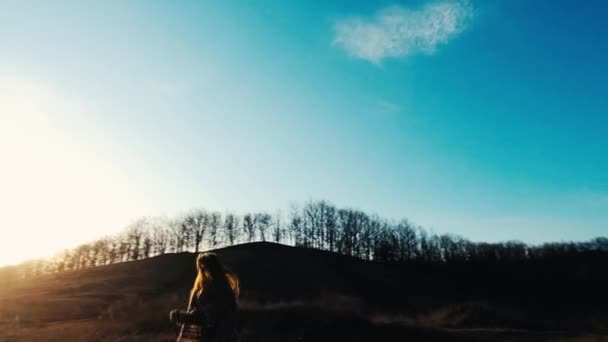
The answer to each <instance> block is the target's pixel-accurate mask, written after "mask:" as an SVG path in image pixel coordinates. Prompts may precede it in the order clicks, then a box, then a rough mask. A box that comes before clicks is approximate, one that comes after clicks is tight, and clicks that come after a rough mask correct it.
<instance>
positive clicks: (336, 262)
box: [0, 243, 608, 342]
mask: <svg viewBox="0 0 608 342" xmlns="http://www.w3.org/2000/svg"><path fill="white" fill-rule="evenodd" d="M216 252H217V253H219V254H220V255H221V257H222V259H223V261H224V262H225V263H226V264H227V265H228V266H229V267H230V268H231V269H233V270H234V271H235V272H236V273H237V274H238V275H239V277H240V279H241V286H242V297H241V314H240V330H241V335H242V338H243V340H244V341H261V340H264V341H324V340H327V341H330V340H331V341H334V340H347V339H348V340H351V341H352V340H355V341H367V340H378V341H381V340H393V339H395V338H396V337H399V338H406V337H407V338H409V339H410V340H421V341H428V340H449V341H461V340H462V341H470V340H522V339H527V338H530V339H531V340H543V339H547V340H555V339H557V338H558V337H559V338H560V339H561V340H564V341H566V340H579V339H580V340H581V341H582V340H585V339H587V338H589V339H590V340H599V339H601V338H603V337H602V334H603V330H602V327H605V325H604V323H605V322H607V321H608V320H605V319H606V315H602V310H599V311H597V310H596V311H593V310H592V311H593V315H592V316H589V317H587V316H586V313H583V312H578V313H577V315H578V317H579V318H581V316H584V317H582V318H581V319H583V318H584V321H585V322H588V321H589V320H591V321H592V323H593V322H594V323H593V324H595V325H585V326H584V327H585V328H584V329H582V330H584V331H586V333H582V332H581V329H580V327H581V325H580V324H579V323H580V322H579V321H576V322H577V325H576V327H577V330H572V329H570V331H563V330H564V329H559V330H562V331H557V332H556V331H554V330H556V328H554V327H550V328H551V329H552V330H553V332H547V331H546V329H540V328H539V327H541V328H542V324H541V325H538V326H535V325H534V324H532V322H530V320H535V319H536V316H534V314H533V313H531V312H534V309H528V308H525V307H522V306H521V305H519V306H518V305H506V304H503V303H502V302H501V301H500V300H498V301H492V300H490V299H491V298H492V297H488V296H485V297H484V296H475V295H474V293H473V292H475V291H477V292H479V291H478V290H479V289H480V288H483V286H478V287H477V289H475V288H472V289H471V288H470V287H471V286H472V285H471V284H473V282H476V281H477V280H476V279H477V278H476V279H474V280H470V279H469V278H470V276H471V274H473V273H475V272H477V271H479V270H482V269H483V268H481V266H477V268H476V269H475V270H471V269H465V268H457V269H454V268H453V267H452V268H451V269H449V270H447V269H444V268H437V267H434V266H432V265H415V264H412V265H406V266H403V265H401V266H395V265H387V264H379V263H374V262H368V261H362V260H358V259H353V258H350V257H345V256H341V255H337V254H333V253H329V252H324V251H318V250H312V249H303V248H296V247H289V246H284V245H278V244H272V243H251V244H244V245H239V246H234V247H228V248H224V249H220V250H217V251H216ZM194 260H195V255H194V254H192V253H180V254H167V255H163V256H158V257H154V258H150V259H146V260H139V261H134V262H126V263H121V264H114V265H108V266H102V267H97V268H91V269H85V270H80V271H70V272H64V273H57V274H49V275H43V276H38V277H35V278H30V279H26V280H23V281H18V282H14V283H10V284H7V285H5V286H4V287H2V288H0V342H8V341H25V340H30V339H32V338H34V337H35V338H36V340H37V341H171V340H174V339H175V330H176V328H175V327H174V326H173V325H172V324H170V323H169V322H168V319H167V316H168V311H169V310H170V309H172V308H177V307H184V306H185V305H186V299H187V296H188V290H189V287H190V286H191V283H192V281H193V279H194V276H195V268H194ZM458 274H459V275H460V276H461V277H462V278H460V277H458ZM507 276H508V275H507ZM449 279H452V282H451V283H447V282H446V281H449ZM462 279H468V280H467V281H465V282H464V283H462ZM602 279H603V278H602ZM597 286H599V285H597ZM448 289H449V290H448ZM472 293H473V294H472ZM510 297H511V296H510V295H509V294H505V298H510ZM503 302H509V300H506V301H503ZM600 304H601V301H600ZM555 317H556V318H555V319H557V320H558V321H559V320H560V319H561V322H562V323H564V322H570V321H571V320H572V319H573V318H572V317H571V315H559V316H555ZM556 322H557V321H556ZM558 323H559V322H557V323H556V325H555V326H558V325H557V324H558ZM589 324H591V323H589Z"/></svg>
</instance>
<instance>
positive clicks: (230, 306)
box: [170, 253, 239, 342]
mask: <svg viewBox="0 0 608 342" xmlns="http://www.w3.org/2000/svg"><path fill="white" fill-rule="evenodd" d="M196 268H197V270H198V274H197V276H196V279H195V280H194V286H193V287H192V291H190V301H189V304H188V310H187V311H185V310H173V311H171V314H170V318H171V321H173V322H176V323H179V324H182V328H181V331H180V334H179V337H178V338H177V341H178V342H225V341H234V340H235V330H234V325H235V313H236V309H237V301H238V297H239V281H238V278H237V277H236V275H235V274H234V273H232V272H230V271H228V270H226V269H225V268H224V266H223V265H222V263H221V262H220V260H219V258H218V256H217V254H214V253H201V254H199V256H198V258H197V259H196Z"/></svg>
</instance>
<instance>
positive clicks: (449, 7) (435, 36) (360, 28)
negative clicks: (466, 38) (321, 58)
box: [333, 0, 473, 64]
mask: <svg viewBox="0 0 608 342" xmlns="http://www.w3.org/2000/svg"><path fill="white" fill-rule="evenodd" d="M472 16H473V7H472V6H471V4H470V3H469V1H467V0H462V1H443V2H433V3H429V4H427V5H425V6H423V7H422V8H420V9H416V10H412V9H409V8H406V7H402V6H391V7H387V8H385V9H383V10H381V11H379V12H378V13H376V15H374V16H373V17H371V18H362V17H354V18H348V19H343V20H339V21H338V22H336V24H335V37H334V41H333V43H334V45H337V46H340V47H342V48H344V49H345V50H346V51H347V52H348V53H349V54H350V55H352V56H354V57H357V58H361V59H365V60H368V61H370V62H372V63H375V64H379V63H380V62H382V60H383V59H385V58H404V57H407V56H409V55H411V54H414V53H423V54H433V53H435V51H437V48H438V46H440V45H442V44H446V43H447V42H448V41H449V40H451V39H452V38H454V37H455V36H457V35H458V34H459V33H460V32H462V31H463V30H464V29H465V28H466V27H467V26H468V24H469V23H470V21H471V18H472Z"/></svg>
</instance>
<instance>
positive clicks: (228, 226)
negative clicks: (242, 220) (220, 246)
mask: <svg viewBox="0 0 608 342" xmlns="http://www.w3.org/2000/svg"><path fill="white" fill-rule="evenodd" d="M238 227H239V217H238V216H236V215H234V214H232V213H227V214H226V217H225V218H224V235H225V237H226V239H227V240H228V244H229V245H230V246H232V245H234V242H235V241H236V237H237V231H238Z"/></svg>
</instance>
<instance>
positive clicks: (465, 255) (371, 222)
mask: <svg viewBox="0 0 608 342" xmlns="http://www.w3.org/2000/svg"><path fill="white" fill-rule="evenodd" d="M254 241H272V242H276V243H283V244H288V245H293V246H299V247H306V248H316V249H320V250H325V251H329V252H335V253H339V254H343V255H347V256H352V257H356V258H360V259H364V260H374V261H379V262H427V263H452V262H516V261H523V260H541V259H549V258H558V257H564V256H571V255H575V254H583V253H608V238H606V237H599V238H595V239H592V240H590V241H586V242H557V243H544V244H541V245H534V246H533V245H528V244H526V243H523V242H520V241H507V242H501V243H485V242H472V241H470V240H468V239H466V238H464V237H461V236H458V235H453V234H434V233H430V232H429V231H427V230H425V229H424V228H422V227H420V226H418V225H415V224H413V223H412V222H411V221H409V220H407V219H401V220H399V221H392V220H388V219H385V218H382V217H380V216H378V215H375V214H368V213H366V212H364V211H361V210H357V209H351V208H338V207H336V206H335V205H333V204H331V203H329V202H327V201H309V202H307V203H305V204H304V205H301V206H294V207H293V208H292V209H291V210H290V212H289V213H287V214H286V215H283V214H281V213H280V212H279V213H275V214H271V213H268V212H253V213H246V214H243V215H237V214H235V213H231V212H227V213H223V214H222V213H220V212H217V211H208V210H205V209H194V210H191V211H189V212H187V213H184V214H181V215H178V216H177V217H173V218H161V217H143V218H140V219H137V220H135V221H133V222H132V223H131V224H130V225H128V226H127V227H126V228H125V229H124V230H123V231H122V232H121V233H119V234H116V235H114V236H106V237H103V238H100V239H98V240H95V241H92V242H89V243H84V244H81V245H79V246H77V247H75V248H73V249H69V250H65V251H64V252H62V253H60V254H59V255H56V256H55V257H52V258H48V259H39V260H31V261H28V262H25V263H23V264H21V265H19V266H16V267H9V268H5V269H4V270H3V273H4V274H3V278H5V279H14V278H15V277H17V278H23V277H28V276H32V275H38V274H43V273H52V272H62V271H69V270H78V269H84V268H89V267H96V266H102V265H109V264H114V263H119V262H125V261H134V260H140V259H145V258H149V257H153V256H157V255H162V254H166V253H180V252H200V251H203V250H208V249H215V248H220V247H226V246H233V245H236V244H240V243H247V242H254Z"/></svg>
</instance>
